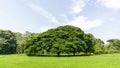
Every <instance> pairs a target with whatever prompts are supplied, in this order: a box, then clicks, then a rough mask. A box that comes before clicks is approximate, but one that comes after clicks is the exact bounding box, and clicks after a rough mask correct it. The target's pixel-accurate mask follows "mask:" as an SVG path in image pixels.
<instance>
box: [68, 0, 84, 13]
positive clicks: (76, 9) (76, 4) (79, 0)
mask: <svg viewBox="0 0 120 68" xmlns="http://www.w3.org/2000/svg"><path fill="white" fill-rule="evenodd" d="M85 5H86V2H85V0H72V6H71V7H70V9H71V11H70V13H71V14H78V13H80V12H81V11H83V8H84V7H85Z"/></svg>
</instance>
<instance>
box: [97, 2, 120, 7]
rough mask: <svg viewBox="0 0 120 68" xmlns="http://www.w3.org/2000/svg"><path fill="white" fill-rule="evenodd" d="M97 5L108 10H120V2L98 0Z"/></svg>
mask: <svg viewBox="0 0 120 68" xmlns="http://www.w3.org/2000/svg"><path fill="white" fill-rule="evenodd" d="M97 3H100V4H101V5H102V6H105V7H106V8H113V9H120V0H97Z"/></svg>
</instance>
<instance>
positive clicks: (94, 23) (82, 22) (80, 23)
mask: <svg viewBox="0 0 120 68" xmlns="http://www.w3.org/2000/svg"><path fill="white" fill-rule="evenodd" d="M64 25H73V26H77V27H80V28H81V29H83V30H89V29H92V28H95V27H99V26H101V25H102V21H101V20H99V19H95V20H89V19H88V18H87V17H84V16H78V17H74V18H73V20H69V22H67V23H64Z"/></svg>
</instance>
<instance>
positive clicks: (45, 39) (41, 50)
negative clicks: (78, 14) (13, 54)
mask: <svg viewBox="0 0 120 68" xmlns="http://www.w3.org/2000/svg"><path fill="white" fill-rule="evenodd" d="M81 52H83V53H85V54H87V53H92V52H94V37H93V35H92V34H86V33H84V31H83V30H81V29H80V28H78V27H74V26H70V25H66V26H60V27H58V28H54V29H49V30H48V31H46V32H43V33H41V34H39V35H38V36H36V37H34V38H32V39H31V40H30V41H28V42H27V45H26V53H27V54H28V55H45V54H57V55H58V56H59V55H60V54H61V53H62V54H73V55H75V54H76V53H77V54H80V53H81Z"/></svg>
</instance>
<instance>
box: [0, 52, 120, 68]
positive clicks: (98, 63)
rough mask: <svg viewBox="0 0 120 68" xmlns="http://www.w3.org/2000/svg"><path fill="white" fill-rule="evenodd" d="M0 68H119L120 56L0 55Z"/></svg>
mask: <svg viewBox="0 0 120 68" xmlns="http://www.w3.org/2000/svg"><path fill="white" fill-rule="evenodd" d="M0 68H120V54H106V55H95V56H76V57H28V56H25V55H0Z"/></svg>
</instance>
